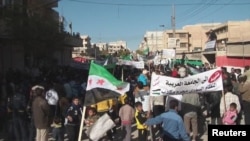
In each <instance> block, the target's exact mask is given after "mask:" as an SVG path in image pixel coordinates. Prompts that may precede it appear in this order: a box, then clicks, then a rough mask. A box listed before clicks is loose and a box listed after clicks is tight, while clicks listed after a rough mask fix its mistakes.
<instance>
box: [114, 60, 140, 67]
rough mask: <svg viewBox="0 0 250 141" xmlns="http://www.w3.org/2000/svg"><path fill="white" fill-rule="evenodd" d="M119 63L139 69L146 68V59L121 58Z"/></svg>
mask: <svg viewBox="0 0 250 141" xmlns="http://www.w3.org/2000/svg"><path fill="white" fill-rule="evenodd" d="M118 65H128V66H133V67H135V68H137V69H144V61H128V60H119V62H118Z"/></svg>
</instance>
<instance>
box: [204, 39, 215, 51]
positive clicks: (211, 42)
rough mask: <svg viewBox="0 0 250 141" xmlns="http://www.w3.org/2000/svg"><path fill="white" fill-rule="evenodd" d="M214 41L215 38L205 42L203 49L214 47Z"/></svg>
mask: <svg viewBox="0 0 250 141" xmlns="http://www.w3.org/2000/svg"><path fill="white" fill-rule="evenodd" d="M215 43H216V40H214V41H210V42H207V43H206V47H205V49H210V48H214V47H215Z"/></svg>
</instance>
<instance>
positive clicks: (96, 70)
mask: <svg viewBox="0 0 250 141" xmlns="http://www.w3.org/2000/svg"><path fill="white" fill-rule="evenodd" d="M127 91H129V83H126V82H122V81H120V80H117V79H116V78H115V77H114V76H113V75H112V74H111V73H110V72H109V71H108V70H106V69H105V68H104V67H102V66H100V65H97V64H95V63H93V62H91V64H90V69H89V76H88V84H87V88H86V94H85V101H84V105H85V106H89V105H92V104H96V103H98V102H100V101H103V100H107V99H110V98H115V97H118V96H121V95H123V94H125V93H126V92H127Z"/></svg>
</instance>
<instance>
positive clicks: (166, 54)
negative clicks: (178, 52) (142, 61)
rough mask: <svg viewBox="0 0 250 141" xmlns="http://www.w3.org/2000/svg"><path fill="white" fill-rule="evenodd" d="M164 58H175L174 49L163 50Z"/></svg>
mask: <svg viewBox="0 0 250 141" xmlns="http://www.w3.org/2000/svg"><path fill="white" fill-rule="evenodd" d="M162 56H163V57H164V58H168V59H169V58H171V59H173V58H174V57H175V50H174V49H163V50H162Z"/></svg>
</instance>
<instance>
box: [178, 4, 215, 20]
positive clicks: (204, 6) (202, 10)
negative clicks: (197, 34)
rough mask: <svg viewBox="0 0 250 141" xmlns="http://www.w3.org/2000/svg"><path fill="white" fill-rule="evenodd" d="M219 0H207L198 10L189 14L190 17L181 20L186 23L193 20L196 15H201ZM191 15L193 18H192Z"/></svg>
mask: <svg viewBox="0 0 250 141" xmlns="http://www.w3.org/2000/svg"><path fill="white" fill-rule="evenodd" d="M217 1H218V0H211V1H206V3H205V4H204V5H203V6H202V7H201V8H199V9H198V10H196V11H194V12H193V13H192V14H191V15H189V16H188V18H186V19H184V20H181V23H180V24H182V23H184V22H186V21H189V20H191V19H192V18H193V17H195V16H196V15H199V14H201V13H202V12H204V11H205V10H206V9H207V8H209V7H211V5H210V4H212V3H213V4H216V3H217ZM190 17H191V18H190Z"/></svg>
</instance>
